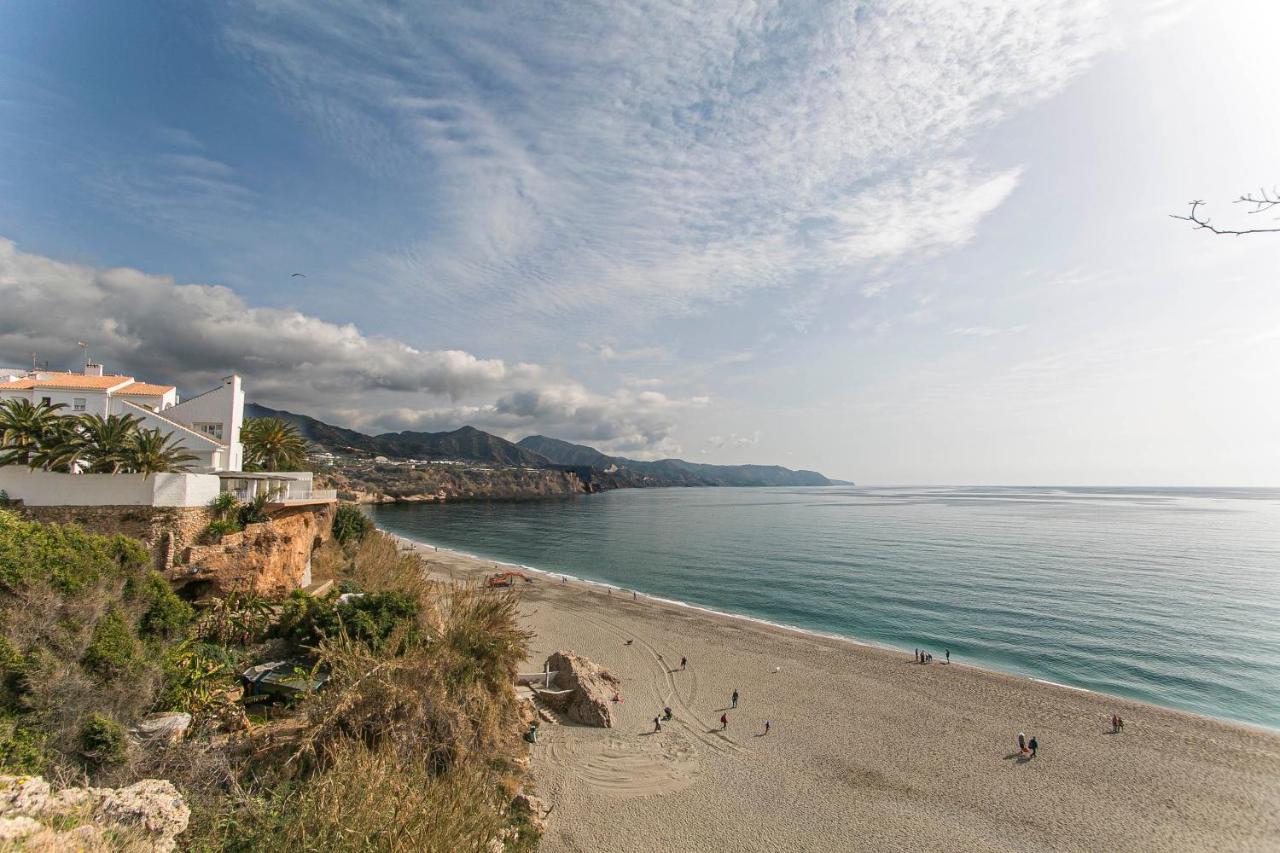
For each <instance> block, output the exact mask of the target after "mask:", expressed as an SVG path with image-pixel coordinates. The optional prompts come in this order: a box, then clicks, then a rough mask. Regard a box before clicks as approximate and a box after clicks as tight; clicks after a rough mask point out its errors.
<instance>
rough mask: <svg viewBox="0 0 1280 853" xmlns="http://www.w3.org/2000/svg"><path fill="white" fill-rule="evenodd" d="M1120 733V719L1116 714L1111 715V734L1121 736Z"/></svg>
mask: <svg viewBox="0 0 1280 853" xmlns="http://www.w3.org/2000/svg"><path fill="white" fill-rule="evenodd" d="M1119 732H1120V718H1119V717H1118V716H1116V715H1115V714H1112V715H1111V733H1112V734H1113V735H1114V734H1119Z"/></svg>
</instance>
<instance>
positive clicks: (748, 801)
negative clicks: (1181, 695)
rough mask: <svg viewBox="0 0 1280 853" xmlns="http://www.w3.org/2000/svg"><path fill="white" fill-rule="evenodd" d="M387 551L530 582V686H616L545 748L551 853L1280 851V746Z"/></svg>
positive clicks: (1087, 699)
mask: <svg viewBox="0 0 1280 853" xmlns="http://www.w3.org/2000/svg"><path fill="white" fill-rule="evenodd" d="M389 535H391V536H392V537H393V538H394V539H395V541H396V542H397V543H398V544H399V546H400V547H401V548H404V549H406V550H412V551H413V552H415V553H417V554H418V555H419V556H420V557H421V558H422V559H423V560H424V563H425V566H426V571H427V572H428V574H429V575H430V576H432V577H434V578H437V579H439V580H443V581H448V580H454V581H464V582H465V581H475V580H478V579H480V578H483V577H485V576H487V575H489V574H492V573H493V572H494V571H495V570H496V569H495V566H497V568H498V569H502V570H508V569H519V570H521V571H524V572H526V574H528V575H529V576H530V577H531V578H533V579H534V581H535V582H534V583H529V584H526V583H522V582H518V583H517V585H516V587H515V590H514V592H515V594H516V596H517V597H518V600H519V608H520V610H519V613H520V616H519V619H520V624H521V626H522V627H524V628H525V629H526V630H529V631H530V632H531V633H532V638H531V640H530V643H529V651H528V654H527V656H526V659H525V663H524V666H523V668H522V670H521V671H537V670H540V669H541V668H542V664H543V661H544V660H546V658H547V657H548V656H549V655H550V654H552V653H553V652H556V651H573V652H576V653H577V654H580V655H583V656H585V657H587V658H589V659H590V660H592V661H593V662H595V663H596V664H598V665H600V666H602V667H604V668H605V669H607V670H608V671H609V672H611V673H612V674H613V675H614V676H615V677H616V678H617V679H618V682H617V683H618V686H617V691H618V694H619V698H620V699H621V700H622V701H621V702H619V703H616V704H614V705H613V706H612V708H613V713H614V724H613V726H612V727H611V728H591V727H586V726H581V725H577V724H574V723H571V722H569V721H567V720H566V719H564V718H563V717H560V716H559V715H555V714H551V715H549V716H548V717H547V718H546V722H545V723H544V724H543V726H542V727H541V729H540V731H539V736H538V739H537V743H536V744H535V745H534V746H533V747H532V749H531V765H530V766H531V771H532V774H533V779H534V783H535V785H536V793H537V795H538V796H539V797H541V798H542V799H543V800H544V801H545V802H547V804H548V805H549V806H551V807H552V809H553V814H552V815H551V816H550V821H549V826H548V830H547V834H546V835H545V837H544V839H543V842H542V846H541V847H540V850H542V851H543V853H581V852H582V851H596V850H608V851H631V850H636V851H655V850H657V851H672V853H676V851H687V850H712V849H734V850H741V851H757V850H759V851H778V850H787V851H815V853H817V851H830V850H859V851H861V850H868V851H871V850H874V851H880V850H903V851H907V850H911V851H915V850H937V851H952V850H991V851H1030V850H1070V851H1095V850H1150V851H1161V853H1164V852H1165V851H1170V853H1171V852H1172V851H1179V853H1181V851H1188V850H1210V849H1213V850H1217V849H1230V850H1241V851H1252V850H1257V851H1271V850H1276V849H1280V734H1277V733H1275V732H1271V731H1268V730H1265V729H1260V728H1256V727H1253V726H1250V725H1248V724H1245V723H1237V722H1234V721H1230V720H1219V719H1215V718H1211V717H1205V716H1201V715H1196V714H1192V713H1189V712H1185V711H1178V710H1174V709H1167V708H1163V707H1160V706H1157V705H1151V704H1149V703H1144V702H1140V701H1138V700H1132V699H1125V698H1121V697H1111V696H1108V695H1105V694H1101V693H1096V692H1092V691H1085V690H1079V689H1076V688H1072V687H1070V686H1063V685H1056V684H1052V683H1046V682H1045V681H1043V680H1037V679H1033V678H1028V677H1025V676H1020V675H1013V674H1008V673H1002V672H999V671H997V670H991V669H985V668H982V667H975V666H970V665H967V664H962V663H954V664H946V663H943V662H942V661H940V660H934V661H933V662H932V663H931V664H916V663H914V662H913V659H912V658H911V657H910V656H909V655H908V654H907V653H906V652H905V651H901V650H897V649H892V648H885V647H882V646H876V645H869V644H864V643H859V642H857V641H854V640H849V639H846V638H843V637H830V636H823V635H820V634H816V633H812V632H808V631H805V630H804V629H795V628H788V627H783V626H777V625H772V624H768V623H766V622H763V621H758V620H754V619H752V618H750V617H740V616H735V615H732V614H720V613H717V612H713V611H708V610H706V609H702V608H697V607H691V606H686V605H682V604H677V603H673V602H670V601H664V600H661V599H658V598H654V597H650V596H641V595H640V594H639V593H638V592H637V594H636V597H635V599H634V600H633V598H632V596H630V595H625V594H623V595H618V594H616V593H614V594H610V593H609V590H611V589H614V587H612V586H611V585H607V584H601V583H598V582H591V581H584V580H581V579H579V580H577V581H575V582H573V583H567V582H560V581H558V580H557V578H561V577H566V578H567V575H564V574H561V573H554V572H549V571H546V570H536V569H533V568H526V567H521V566H514V565H512V564H510V563H508V562H505V561H499V560H487V559H484V558H480V557H475V556H467V555H464V554H463V553H462V552H460V551H454V550H451V549H448V548H439V550H436V549H437V548H438V546H436V545H432V544H429V543H426V542H423V541H421V540H415V539H413V538H410V537H406V536H401V535H398V534H394V533H390V534H389ZM908 651H909V650H908ZM686 657H687V661H688V666H687V671H686V669H685V668H684V666H682V663H683V661H684V659H685V658H686ZM739 692H740V700H741V701H740V702H731V701H730V698H731V694H739ZM664 708H669V709H671V711H672V718H671V719H670V720H667V721H662V722H661V724H660V725H659V724H658V721H655V717H656V716H659V715H660V714H661V713H662V712H663V709H664ZM1112 714H1120V715H1121V716H1122V717H1123V718H1124V719H1125V722H1126V725H1125V728H1124V731H1122V732H1118V733H1117V732H1113V731H1111V730H1110V718H1111V715H1112ZM766 721H768V722H770V723H771V728H769V729H766V728H765V722H766ZM1022 732H1025V733H1026V734H1027V736H1028V737H1036V738H1038V742H1039V747H1040V749H1039V753H1038V755H1037V756H1035V757H1032V756H1030V755H1028V754H1026V753H1020V752H1019V750H1018V748H1017V745H1016V743H1015V735H1016V734H1020V733H1022Z"/></svg>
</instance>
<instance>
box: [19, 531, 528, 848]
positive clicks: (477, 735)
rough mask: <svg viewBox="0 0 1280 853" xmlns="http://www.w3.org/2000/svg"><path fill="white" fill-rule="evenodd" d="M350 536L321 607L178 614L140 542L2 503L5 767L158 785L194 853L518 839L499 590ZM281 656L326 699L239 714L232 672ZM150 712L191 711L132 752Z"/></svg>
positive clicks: (511, 621) (475, 844) (511, 655)
mask: <svg viewBox="0 0 1280 853" xmlns="http://www.w3.org/2000/svg"><path fill="white" fill-rule="evenodd" d="M360 530H361V532H360V533H359V534H358V535H349V536H346V537H345V538H346V541H345V544H339V543H338V542H337V541H331V542H329V543H328V544H326V545H325V546H324V547H323V548H322V549H321V550H320V551H318V552H317V553H316V555H315V557H314V560H313V566H314V570H315V571H316V573H317V574H318V575H321V576H326V575H327V576H330V577H333V578H334V579H335V580H337V581H339V583H338V584H336V588H335V589H334V591H333V592H331V593H329V594H327V595H325V596H321V597H316V596H310V595H307V594H305V593H302V592H296V593H294V594H293V595H292V596H291V597H290V598H288V599H287V600H285V601H284V602H270V601H266V600H264V599H262V598H260V597H257V596H253V595H250V594H232V595H227V596H224V597H221V598H216V599H213V600H211V601H208V602H203V603H201V604H200V605H199V606H198V607H197V608H196V610H195V611H194V612H193V610H192V608H191V607H190V606H189V605H187V604H186V603H184V602H183V601H181V600H180V599H178V598H177V597H176V596H175V595H174V594H173V592H172V591H171V590H170V589H169V586H168V584H167V583H166V582H165V581H164V580H163V579H162V578H160V576H159V575H157V574H156V573H155V572H153V571H152V570H151V569H149V568H148V567H147V562H148V560H147V555H146V554H145V552H144V551H143V550H142V549H141V547H140V546H138V544H137V543H135V542H133V541H131V540H129V539H126V538H124V537H120V536H116V537H104V536H95V535H91V534H87V533H85V532H83V531H81V530H80V529H78V528H76V527H74V526H66V527H62V526H57V525H42V524H36V523H31V522H26V521H23V520H22V519H20V518H18V517H17V516H16V515H14V514H12V513H7V512H2V511H0V613H2V614H3V616H2V617H0V772H10V773H15V772H16V773H42V774H45V775H49V776H55V777H59V778H70V777H74V776H79V775H81V774H87V775H88V776H89V778H90V780H91V781H93V782H94V783H97V784H117V785H118V784H126V783H128V782H131V781H134V780H137V779H140V778H165V779H169V780H171V781H172V782H173V783H174V784H175V785H177V786H178V788H179V789H180V790H181V791H182V793H183V795H184V797H185V799H186V801H187V803H188V805H189V806H190V807H191V809H192V823H191V825H190V827H189V828H188V830H187V832H186V833H184V834H183V835H182V836H181V837H180V838H179V843H180V844H182V845H183V846H184V847H186V848H187V849H193V850H244V851H250V850H255V851H256V850H268V849H270V850H277V849H286V850H352V849H360V850H367V849H374V850H398V849H415V850H427V851H453V850H457V851H485V850H489V849H490V844H491V842H492V841H493V840H495V839H502V840H503V841H504V843H505V844H506V848H505V849H508V850H519V849H528V848H531V847H532V846H533V845H534V844H535V843H536V837H535V833H534V832H533V831H532V829H531V828H530V826H529V825H528V823H527V822H526V820H525V818H524V817H523V816H522V815H520V814H519V813H514V812H512V811H511V809H510V808H509V804H510V802H511V799H512V796H513V794H514V793H515V792H516V790H517V789H518V786H519V785H520V783H521V779H522V774H523V771H522V769H521V764H520V757H521V755H522V754H523V747H522V743H521V741H520V738H519V734H518V732H519V729H520V726H521V716H520V709H519V706H518V703H517V702H516V699H515V694H514V691H513V689H512V687H511V684H512V675H513V674H514V671H515V668H516V666H517V664H518V663H519V662H520V661H521V660H523V658H524V655H525V651H526V643H527V640H528V635H527V634H525V633H524V632H522V631H521V630H520V629H519V628H518V627H517V625H516V612H515V601H514V599H513V598H512V597H511V596H510V595H509V594H503V593H495V592H492V591H487V590H482V589H479V588H474V587H462V586H440V585H437V584H436V583H434V582H432V581H430V580H429V579H427V578H426V576H425V574H424V567H423V565H422V563H421V562H420V560H419V559H418V558H417V557H416V556H413V555H406V554H403V553H401V552H400V551H399V550H398V549H397V548H396V546H395V543H394V542H393V541H392V540H391V539H389V538H388V537H386V536H384V535H382V534H381V533H378V532H377V531H376V530H371V529H368V528H364V527H361V528H360ZM276 660H285V661H292V662H294V663H295V665H296V666H297V667H298V668H299V669H301V670H303V671H308V672H310V673H314V674H317V675H318V676H321V677H322V679H324V680H325V683H324V685H323V687H322V688H321V689H319V690H317V691H315V692H311V693H307V694H303V695H301V696H299V697H297V698H295V699H294V700H293V701H288V702H280V701H277V702H275V703H265V704H249V705H247V706H246V705H245V704H244V701H243V700H242V699H241V698H240V689H239V686H238V683H237V682H238V678H237V676H238V674H239V673H240V672H241V671H242V670H243V669H244V668H246V667H248V666H250V665H253V664H257V663H262V662H266V661H276ZM153 710H156V711H175V710H181V711H186V712H189V713H191V714H192V715H193V724H192V727H191V729H190V731H189V733H188V737H187V738H186V739H184V740H181V741H179V742H176V743H165V742H154V741H152V742H138V741H137V740H136V739H135V738H134V737H133V736H132V735H130V734H129V731H130V729H131V728H132V727H133V726H134V725H135V724H136V723H137V722H138V721H139V719H140V718H141V717H142V716H143V715H145V714H146V713H147V712H149V711H153ZM246 711H247V712H248V716H246Z"/></svg>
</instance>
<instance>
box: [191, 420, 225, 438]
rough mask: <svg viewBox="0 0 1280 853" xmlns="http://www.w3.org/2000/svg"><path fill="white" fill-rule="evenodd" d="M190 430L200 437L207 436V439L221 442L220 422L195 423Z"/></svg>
mask: <svg viewBox="0 0 1280 853" xmlns="http://www.w3.org/2000/svg"><path fill="white" fill-rule="evenodd" d="M191 428H192V429H194V430H195V431H196V432H198V433H200V434H201V435H207V436H209V438H212V439H216V440H217V441H222V422H221V421H196V422H195V423H193V424H192V425H191Z"/></svg>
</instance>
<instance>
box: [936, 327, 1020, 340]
mask: <svg viewBox="0 0 1280 853" xmlns="http://www.w3.org/2000/svg"><path fill="white" fill-rule="evenodd" d="M1026 329H1027V327H1026V326H1025V325H1017V326H1007V327H1003V328H1002V327H996V326H959V327H956V328H954V329H952V330H951V331H950V332H948V333H947V334H949V335H960V336H962V337H969V338H993V337H995V336H996V335H1009V334H1016V333H1018V332H1025V331H1026Z"/></svg>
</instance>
